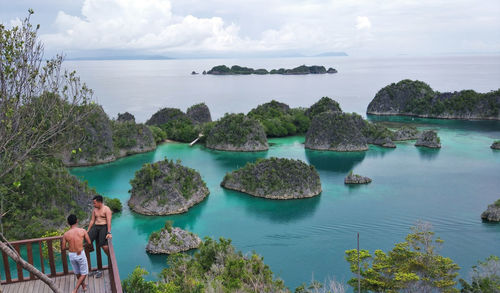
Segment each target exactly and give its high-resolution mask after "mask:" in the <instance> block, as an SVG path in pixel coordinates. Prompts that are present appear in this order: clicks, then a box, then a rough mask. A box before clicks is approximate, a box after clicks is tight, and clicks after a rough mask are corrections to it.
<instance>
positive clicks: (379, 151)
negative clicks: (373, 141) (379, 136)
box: [367, 145, 396, 158]
mask: <svg viewBox="0 0 500 293" xmlns="http://www.w3.org/2000/svg"><path fill="white" fill-rule="evenodd" d="M395 150H396V148H384V147H381V146H378V145H370V149H369V151H368V152H367V156H368V157H380V158H383V157H385V155H387V154H389V153H391V152H393V151H395Z"/></svg>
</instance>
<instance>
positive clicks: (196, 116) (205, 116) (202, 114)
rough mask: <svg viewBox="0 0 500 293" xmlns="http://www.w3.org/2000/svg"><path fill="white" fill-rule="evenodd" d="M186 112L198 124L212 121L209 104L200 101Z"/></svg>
mask: <svg viewBox="0 0 500 293" xmlns="http://www.w3.org/2000/svg"><path fill="white" fill-rule="evenodd" d="M186 114H187V116H188V117H189V118H190V119H191V121H193V122H194V123H196V124H203V123H206V122H212V116H211V115H210V109H208V106H207V105H205V103H200V104H196V105H193V106H191V107H189V108H188V109H187V112H186Z"/></svg>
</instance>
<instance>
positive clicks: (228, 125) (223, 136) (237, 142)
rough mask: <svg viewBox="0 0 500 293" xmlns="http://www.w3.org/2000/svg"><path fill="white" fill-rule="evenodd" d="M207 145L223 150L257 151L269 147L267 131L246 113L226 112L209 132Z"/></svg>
mask: <svg viewBox="0 0 500 293" xmlns="http://www.w3.org/2000/svg"><path fill="white" fill-rule="evenodd" d="M205 145H206V147H208V148H210V149H215V150H221V151H236V152H256V151H265V150H268V149H269V145H268V143H267V138H266V132H265V131H264V128H263V127H262V124H260V123H259V122H258V121H257V120H255V119H253V118H250V117H248V116H245V115H244V114H226V115H225V116H224V117H223V118H221V119H220V120H219V121H217V122H216V124H215V126H214V127H213V128H212V129H211V130H210V132H209V133H208V136H207V139H206V143H205Z"/></svg>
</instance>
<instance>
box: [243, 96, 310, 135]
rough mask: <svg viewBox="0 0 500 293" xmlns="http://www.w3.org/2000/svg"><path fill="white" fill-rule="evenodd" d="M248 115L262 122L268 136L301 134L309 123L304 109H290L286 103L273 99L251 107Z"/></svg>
mask: <svg viewBox="0 0 500 293" xmlns="http://www.w3.org/2000/svg"><path fill="white" fill-rule="evenodd" d="M248 117H251V118H254V119H256V120H258V121H259V122H260V123H262V125H263V126H264V131H265V132H266V135H267V136H268V137H281V136H287V135H295V134H302V133H305V132H306V131H307V129H308V128H309V124H310V120H309V118H308V117H307V116H306V115H305V110H304V109H302V108H296V109H290V107H289V106H288V105H286V104H283V103H280V102H278V101H275V100H272V101H271V102H269V103H265V104H262V105H259V106H257V108H254V109H252V110H251V111H250V112H248Z"/></svg>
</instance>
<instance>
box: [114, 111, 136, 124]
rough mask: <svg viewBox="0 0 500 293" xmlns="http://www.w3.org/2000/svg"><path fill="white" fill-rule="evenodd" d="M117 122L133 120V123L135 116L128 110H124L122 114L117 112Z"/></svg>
mask: <svg viewBox="0 0 500 293" xmlns="http://www.w3.org/2000/svg"><path fill="white" fill-rule="evenodd" d="M116 121H118V122H134V123H135V117H134V115H132V114H130V113H129V112H125V113H123V114H121V113H118V118H117V119H116Z"/></svg>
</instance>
